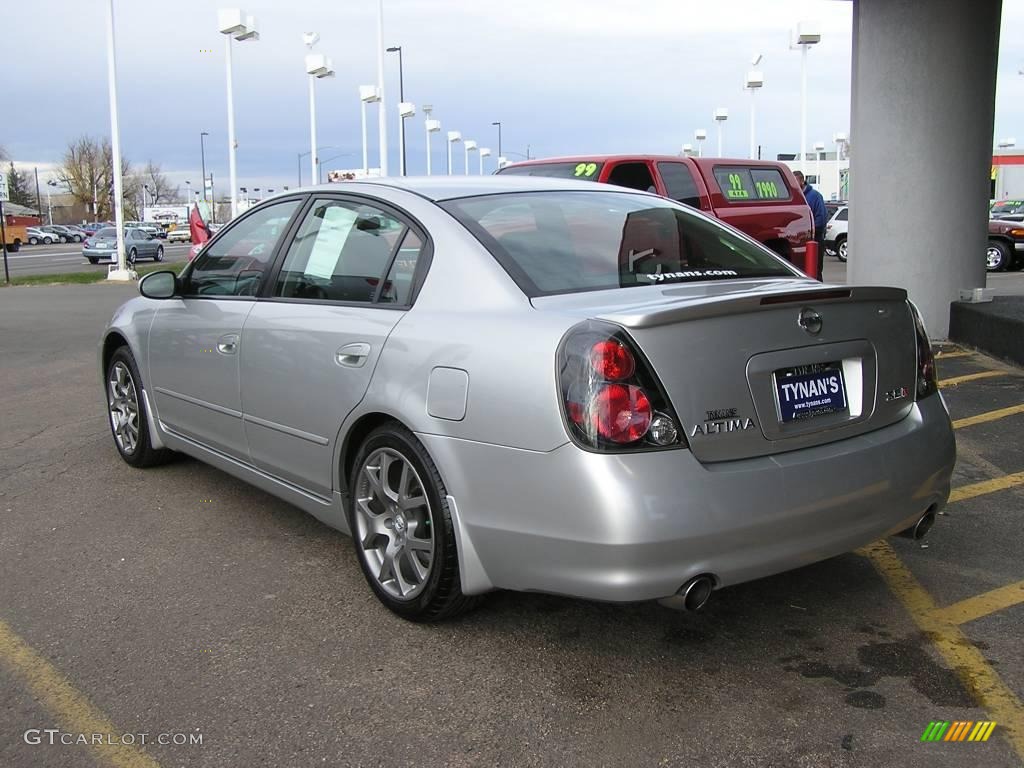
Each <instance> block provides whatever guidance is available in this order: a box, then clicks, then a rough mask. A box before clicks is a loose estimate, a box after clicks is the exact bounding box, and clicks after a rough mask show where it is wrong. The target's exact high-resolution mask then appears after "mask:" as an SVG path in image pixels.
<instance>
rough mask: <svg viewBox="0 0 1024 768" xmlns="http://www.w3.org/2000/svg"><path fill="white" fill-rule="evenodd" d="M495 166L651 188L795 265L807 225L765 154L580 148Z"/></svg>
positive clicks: (792, 191) (799, 202)
mask: <svg viewBox="0 0 1024 768" xmlns="http://www.w3.org/2000/svg"><path fill="white" fill-rule="evenodd" d="M498 173H501V174H506V173H507V174H516V175H522V176H555V177H558V178H576V179H582V180H585V181H586V180H589V181H599V182H605V183H607V184H615V185H617V186H620V187H629V188H631V189H640V190H644V191H645V192H654V193H656V194H659V195H662V196H664V197H668V198H671V199H673V200H678V201H679V202H681V203H685V204H686V205H690V206H693V207H694V208H698V209H700V210H702V211H705V212H706V213H708V214H710V215H712V216H714V217H716V218H718V219H721V220H722V221H724V222H725V223H726V224H730V225H732V226H733V227H735V228H736V229H738V230H740V231H741V232H744V233H746V234H747V235H749V236H750V237H752V238H754V239H755V240H758V241H759V242H761V243H764V244H765V245H766V246H768V247H769V248H771V249H772V250H773V251H775V252H776V253H778V254H779V255H780V256H782V257H783V258H785V259H786V260H788V261H790V262H791V263H793V264H795V265H797V266H798V267H800V268H802V267H803V265H804V252H805V251H806V245H805V244H806V243H807V241H808V240H810V239H811V237H812V231H813V228H814V220H813V219H812V218H811V209H810V208H809V207H808V206H807V201H806V200H804V196H803V193H802V192H801V191H800V187H799V186H798V185H797V181H796V178H795V177H794V176H793V173H792V171H790V170H789V168H788V167H787V166H786V165H784V164H783V163H777V162H771V161H768V160H732V159H724V158H711V157H706V158H700V157H676V156H672V155H581V156H578V157H556V158H549V159H545V160H527V161H525V162H521V163H511V164H509V165H506V166H505V167H504V168H502V169H501V170H499V171H498Z"/></svg>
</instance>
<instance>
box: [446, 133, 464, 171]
mask: <svg viewBox="0 0 1024 768" xmlns="http://www.w3.org/2000/svg"><path fill="white" fill-rule="evenodd" d="M460 141H462V134H461V133H459V132H458V131H448V175H449V176H451V175H452V144H456V143H458V142H460Z"/></svg>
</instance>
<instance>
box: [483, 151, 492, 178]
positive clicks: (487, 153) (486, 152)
mask: <svg viewBox="0 0 1024 768" xmlns="http://www.w3.org/2000/svg"><path fill="white" fill-rule="evenodd" d="M490 156H491V150H489V149H488V148H487V147H480V175H481V176H483V175H484V158H485V157H490Z"/></svg>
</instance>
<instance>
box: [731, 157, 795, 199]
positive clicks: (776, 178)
mask: <svg viewBox="0 0 1024 768" xmlns="http://www.w3.org/2000/svg"><path fill="white" fill-rule="evenodd" d="M714 174H715V181H717V182H718V186H719V187H720V188H721V190H722V194H723V195H725V199H726V200H728V201H730V202H737V203H746V202H751V201H757V200H791V199H792V197H793V195H792V193H791V192H790V191H789V187H788V186H787V185H786V180H785V179H784V178H783V177H782V172H781V171H780V170H778V169H777V168H745V167H743V166H738V165H726V166H722V165H719V166H715V169H714Z"/></svg>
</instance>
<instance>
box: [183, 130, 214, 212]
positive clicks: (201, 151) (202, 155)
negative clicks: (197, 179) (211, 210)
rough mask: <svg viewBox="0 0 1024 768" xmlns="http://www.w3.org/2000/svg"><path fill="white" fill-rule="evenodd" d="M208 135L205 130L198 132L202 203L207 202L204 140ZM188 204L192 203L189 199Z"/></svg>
mask: <svg viewBox="0 0 1024 768" xmlns="http://www.w3.org/2000/svg"><path fill="white" fill-rule="evenodd" d="M209 135H210V134H208V133H207V132H206V131H201V132H200V133H199V157H200V162H202V170H203V202H204V203H206V202H207V198H206V183H207V180H206V141H205V140H206V137H207V136H209ZM188 204H189V205H192V201H191V200H189V201H188Z"/></svg>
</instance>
